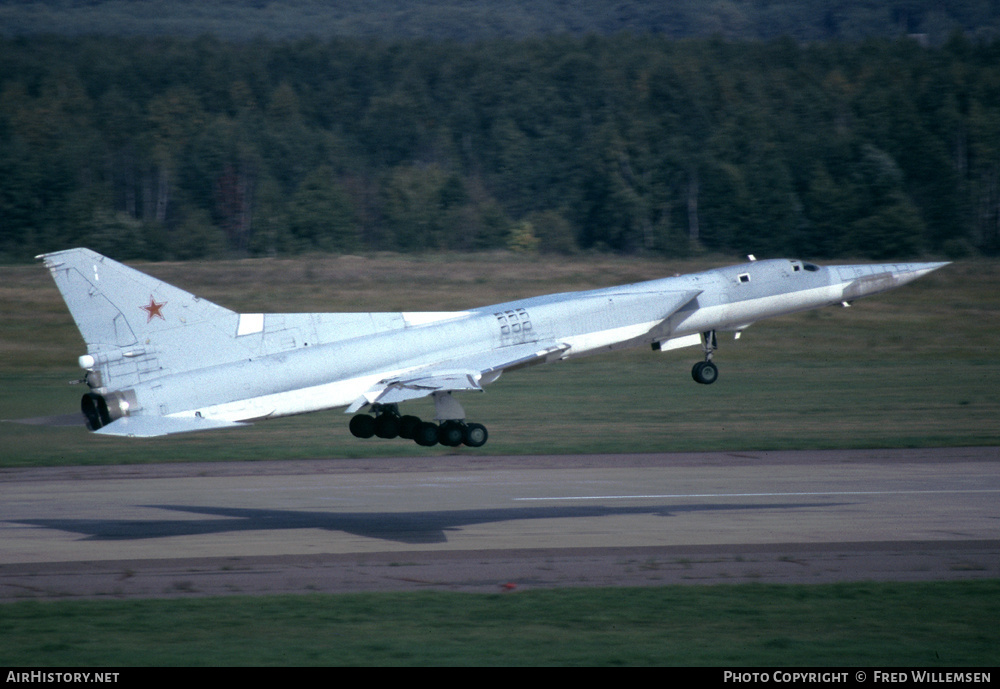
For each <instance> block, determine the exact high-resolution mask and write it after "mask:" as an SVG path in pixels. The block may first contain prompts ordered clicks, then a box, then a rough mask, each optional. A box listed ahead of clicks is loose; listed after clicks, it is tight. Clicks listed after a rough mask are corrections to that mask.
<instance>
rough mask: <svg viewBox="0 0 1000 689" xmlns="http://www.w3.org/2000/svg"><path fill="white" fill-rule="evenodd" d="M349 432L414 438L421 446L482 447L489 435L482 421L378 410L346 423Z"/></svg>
mask: <svg viewBox="0 0 1000 689" xmlns="http://www.w3.org/2000/svg"><path fill="white" fill-rule="evenodd" d="M349 428H350V430H351V435H353V436H354V437H356V438H371V437H379V438H386V439H388V438H397V437H398V438H404V439H406V440H413V441H414V442H415V443H416V444H417V445H420V446H422V447H433V446H434V445H438V444H441V445H444V446H445V447H458V446H459V445H465V446H467V447H482V446H483V445H485V444H486V440H487V439H488V438H489V432H488V431H487V430H486V426H484V425H482V424H481V423H465V422H464V421H458V420H446V421H442V422H441V423H440V424H436V423H433V422H431V421H422V420H421V419H419V418H418V417H416V416H398V415H396V414H392V413H388V412H381V413H379V414H378V415H377V416H371V415H369V414H357V415H355V416H354V417H352V418H351V422H350V425H349Z"/></svg>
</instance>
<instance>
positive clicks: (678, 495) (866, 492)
mask: <svg viewBox="0 0 1000 689" xmlns="http://www.w3.org/2000/svg"><path fill="white" fill-rule="evenodd" d="M946 493H953V494H954V493H958V494H971V493H1000V488H982V489H968V490H959V489H955V490H843V491H815V492H797V493H674V494H670V493H663V494H658V495H568V496H549V497H541V498H514V501H515V502H532V501H542V500H662V499H664V498H774V497H806V496H811V497H816V496H822V495H829V496H841V495H931V494H934V495H941V494H946Z"/></svg>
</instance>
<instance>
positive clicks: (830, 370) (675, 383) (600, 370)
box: [0, 254, 1000, 467]
mask: <svg viewBox="0 0 1000 689" xmlns="http://www.w3.org/2000/svg"><path fill="white" fill-rule="evenodd" d="M725 262H726V261H725V260H722V259H718V260H713V261H707V260H700V261H697V262H696V261H689V262H670V263H665V262H661V261H654V260H648V259H642V260H640V259H623V258H617V257H607V256H598V257H579V258H575V259H567V260H559V261H551V260H546V259H542V258H524V257H519V256H513V255H507V254H486V255H475V256H426V257H399V256H373V257H357V256H342V257H316V258H309V259H305V258H304V259H300V260H266V259H261V260H254V261H223V262H210V263H193V264H151V265H146V266H140V268H141V269H143V270H148V271H150V272H152V273H154V274H155V275H157V276H158V277H161V278H163V279H165V280H168V281H170V282H173V283H175V284H178V285H180V286H182V287H187V288H188V289H191V290H192V291H195V292H196V293H199V294H201V295H202V296H205V297H207V298H209V299H213V300H215V301H218V302H219V303H222V304H224V305H226V306H230V307H232V308H235V309H237V310H247V311H253V310H270V311H319V310H324V311H334V310H397V309H399V310H416V309H425V310H442V309H459V308H463V307H466V306H470V305H480V304H486V303H491V302H497V301H501V300H505V299H510V298H515V297H519V296H528V295H532V294H542V293H546V292H553V291H561V290H569V289H585V288H589V287H598V286H604V285H612V284H620V283H624V282H629V281H634V280H642V279H648V278H653V277H657V276H662V275H672V274H674V273H684V272H691V271H693V270H699V269H702V268H705V267H708V266H710V265H719V264H723V263H725ZM445 268H447V270H445ZM998 268H1000V262H997V261H987V260H976V261H969V262H966V263H961V264H954V265H951V266H948V267H947V268H945V269H943V270H941V271H938V272H937V273H934V274H933V275H931V276H929V277H926V278H924V279H922V280H920V281H918V282H916V283H914V284H912V285H908V286H906V287H904V288H902V289H900V290H897V291H894V292H892V293H889V294H885V295H881V296H877V297H873V298H871V299H867V300H862V301H860V302H858V303H857V304H855V305H854V306H853V307H852V308H850V309H841V308H829V309H823V310H820V311H813V312H808V313H804V314H799V315H796V316H787V317H783V318H778V319H774V320H771V321H765V322H762V323H759V324H756V325H754V326H753V327H751V328H749V329H748V330H747V331H746V332H745V333H744V335H743V338H742V339H741V340H739V341H737V342H734V341H733V340H732V339H731V336H730V335H726V334H723V335H722V336H721V337H720V345H721V347H720V351H719V353H718V355H717V358H716V361H717V362H718V364H719V366H720V370H721V374H720V379H719V381H718V382H717V383H716V384H715V385H712V386H701V385H696V384H695V383H693V381H692V380H691V377H690V373H689V371H690V367H691V364H692V363H693V362H694V361H696V360H698V358H699V357H700V353H699V350H698V349H697V348H689V349H684V350H679V351H674V352H668V353H655V352H652V351H650V350H636V351H633V352H626V353H621V354H616V355H608V356H599V357H594V358H591V359H584V360H576V361H571V362H565V363H560V364H555V365H550V366H541V367H537V368H533V369H529V370H526V371H518V372H514V373H509V374H506V375H504V376H503V377H502V378H501V379H500V380H499V381H497V382H496V383H494V384H493V385H491V386H489V387H488V388H487V391H486V392H485V393H484V394H466V395H463V396H462V402H463V404H464V405H465V407H466V411H467V412H468V414H469V418H470V419H473V420H477V421H481V422H482V423H485V424H486V425H487V426H488V427H489V429H490V441H489V443H488V444H487V446H486V447H485V448H483V449H482V450H476V451H470V450H467V449H460V450H445V449H443V448H441V447H437V448H432V449H424V448H420V447H418V446H416V445H415V444H413V443H409V442H404V441H388V442H386V441H381V442H380V441H375V440H372V441H360V440H357V439H355V438H353V437H351V435H350V434H349V432H348V431H347V418H346V417H345V416H344V415H343V414H342V413H341V412H340V411H339V410H335V411H331V412H323V413H319V414H312V415H306V416H302V417H296V418H290V419H279V420H274V421H269V422H265V423H260V424H257V425H255V426H254V427H252V428H248V429H240V430H233V431H218V432H209V433H203V434H195V435H189V436H174V437H170V438H165V439H152V440H125V439H121V438H102V437H95V436H93V435H89V434H87V433H86V432H85V431H83V430H82V429H58V428H57V429H52V428H39V427H32V426H21V425H15V424H0V466H5V467H13V466H32V465H46V464H93V463H132V462H153V461H155V462H162V461H192V460H199V461H218V460H248V459H249V460H253V459H290V458H313V457H370V456H386V455H414V454H416V455H425V454H426V455H433V454H438V453H444V452H460V453H461V452H473V453H476V454H480V455H481V454H485V453H489V454H525V453H527V454H535V453H544V454H549V453H555V454H562V453H576V452H670V451H708V450H763V449H795V448H798V449H806V448H852V447H911V446H955V445H996V444H1000V424H997V423H995V419H997V418H1000V359H998V357H997V354H998V353H1000V352H998V350H1000V345H998V340H997V326H998V324H1000V270H998ZM2 274H3V278H4V279H3V281H2V283H0V357H2V358H0V384H2V387H3V390H4V393H5V394H4V395H2V397H0V418H4V419H12V418H24V417H32V416H42V415H47V414H55V413H63V412H71V411H74V410H75V409H77V408H78V400H79V397H80V395H81V393H82V391H83V389H82V388H81V387H80V386H70V385H67V384H66V383H67V382H68V381H70V380H73V379H75V378H79V377H80V371H79V370H78V369H76V368H75V367H74V364H75V359H76V357H77V356H78V355H79V354H80V353H82V351H83V346H82V343H81V342H80V339H79V336H78V335H77V333H76V330H75V327H74V326H73V323H72V320H71V319H70V318H69V315H68V313H67V312H66V310H65V307H64V306H63V305H62V301H61V299H60V298H59V294H58V292H57V291H56V290H55V288H54V286H53V285H52V283H51V280H50V279H49V276H48V275H47V273H46V271H45V270H44V269H42V268H41V267H40V266H30V267H29V266H14V267H7V268H3V269H2ZM406 409H407V410H409V411H411V412H413V413H417V414H419V415H424V416H431V415H432V405H431V404H430V403H429V402H427V401H426V400H422V401H417V402H414V403H410V404H408V405H407V407H406Z"/></svg>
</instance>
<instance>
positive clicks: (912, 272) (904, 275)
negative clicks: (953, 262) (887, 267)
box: [892, 261, 950, 285]
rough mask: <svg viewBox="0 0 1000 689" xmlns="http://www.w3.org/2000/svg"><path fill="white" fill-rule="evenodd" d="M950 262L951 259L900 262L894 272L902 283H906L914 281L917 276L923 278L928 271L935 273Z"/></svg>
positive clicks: (895, 276) (894, 275)
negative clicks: (928, 261)
mask: <svg viewBox="0 0 1000 689" xmlns="http://www.w3.org/2000/svg"><path fill="white" fill-rule="evenodd" d="M949 263H950V261H942V262H939V263H900V264H897V265H896V266H895V267H894V270H893V271H892V274H893V277H894V278H895V279H896V280H897V281H898V282H899V284H900V285H905V284H906V283H908V282H913V281H914V280H916V279H917V278H921V277H923V276H924V275H927V274H928V273H933V272H934V271H935V270H937V269H938V268H943V267H945V266H946V265H949Z"/></svg>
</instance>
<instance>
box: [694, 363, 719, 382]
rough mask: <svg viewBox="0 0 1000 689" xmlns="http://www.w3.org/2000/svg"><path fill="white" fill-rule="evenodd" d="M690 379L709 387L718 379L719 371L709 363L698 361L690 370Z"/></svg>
mask: <svg viewBox="0 0 1000 689" xmlns="http://www.w3.org/2000/svg"><path fill="white" fill-rule="evenodd" d="M691 377H692V378H694V379H695V381H696V382H698V383H701V384H702V385H711V384H712V383H714V382H715V381H716V380H718V379H719V369H718V367H717V366H716V365H715V364H713V363H712V362H711V361H700V362H698V363H697V364H695V365H694V368H692V369H691Z"/></svg>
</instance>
